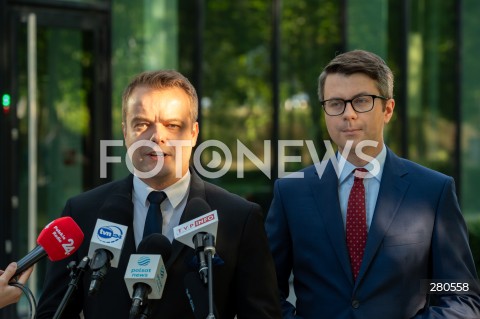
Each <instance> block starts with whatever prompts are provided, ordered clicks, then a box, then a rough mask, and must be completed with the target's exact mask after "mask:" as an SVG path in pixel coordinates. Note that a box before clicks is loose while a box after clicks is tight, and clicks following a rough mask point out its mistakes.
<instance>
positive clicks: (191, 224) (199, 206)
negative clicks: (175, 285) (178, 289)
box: [173, 198, 218, 319]
mask: <svg viewBox="0 0 480 319" xmlns="http://www.w3.org/2000/svg"><path fill="white" fill-rule="evenodd" d="M199 215H201V216H200V217H197V218H195V216H199ZM185 216H186V219H187V220H189V219H190V220H189V221H188V222H186V223H184V224H182V225H179V226H177V227H175V228H174V230H173V232H174V237H175V239H176V240H178V241H180V242H182V243H184V244H185V245H187V246H190V247H192V248H194V249H195V255H196V257H197V260H198V263H199V266H198V273H199V276H198V275H195V274H194V273H188V274H187V275H186V276H185V278H184V285H185V293H186V294H187V298H188V299H189V302H190V306H191V308H192V311H193V314H194V316H195V318H197V319H200V318H202V319H205V318H215V317H214V314H213V313H214V312H216V309H215V305H214V304H213V291H212V289H213V278H212V261H211V260H212V258H211V257H212V256H213V255H214V254H215V249H214V239H215V236H216V235H217V227H218V216H217V211H216V210H215V211H212V209H211V207H210V205H208V203H207V202H206V201H205V200H204V199H201V198H192V199H191V200H190V201H189V202H188V203H187V207H186V208H185ZM194 275H195V276H194ZM207 285H208V289H207Z"/></svg>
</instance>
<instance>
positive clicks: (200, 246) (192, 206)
mask: <svg viewBox="0 0 480 319" xmlns="http://www.w3.org/2000/svg"><path fill="white" fill-rule="evenodd" d="M211 210H212V209H211V208H210V205H208V203H207V202H206V201H205V200H203V199H201V198H192V199H191V200H190V201H189V202H188V204H187V207H186V208H185V216H186V217H187V218H189V217H190V216H198V215H200V214H205V213H208V212H210V211H211ZM207 215H208V214H207ZM199 218H200V217H199ZM209 218H210V217H207V220H208V219H209ZM191 222H193V220H192V221H190V222H187V223H186V224H190V223H191ZM186 224H183V225H186ZM183 225H180V226H179V227H182V226H183ZM214 227H216V225H215V226H214ZM184 229H185V228H184ZM209 230H210V229H209ZM212 231H213V229H212ZM214 231H215V233H216V229H215V230H214ZM174 232H175V230H174ZM205 234H207V231H198V232H196V233H195V234H193V237H192V242H189V241H188V239H186V241H187V242H189V243H193V248H194V249H195V255H196V256H197V261H198V263H199V267H198V274H199V275H200V279H201V280H202V282H203V284H204V285H206V284H207V282H208V278H207V274H208V267H207V260H206V259H205V253H204V250H205V246H204V240H203V236H204V235H205ZM183 235H185V233H184V234H183ZM181 238H183V237H180V239H178V238H176V239H177V240H179V241H181Z"/></svg>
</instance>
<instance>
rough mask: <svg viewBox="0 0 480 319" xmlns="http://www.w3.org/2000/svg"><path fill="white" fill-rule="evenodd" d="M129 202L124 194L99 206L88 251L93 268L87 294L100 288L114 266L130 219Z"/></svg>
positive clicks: (131, 217) (112, 197)
mask: <svg viewBox="0 0 480 319" xmlns="http://www.w3.org/2000/svg"><path fill="white" fill-rule="evenodd" d="M132 205H133V204H132V201H131V199H130V198H128V197H125V196H111V197H109V200H108V201H107V202H106V203H105V204H104V205H103V206H102V208H101V209H100V213H99V216H100V218H99V219H97V223H96V225H95V229H94V230H93V234H92V240H91V241H90V247H89V250H88V256H89V257H90V259H91V261H90V269H91V270H92V276H91V282H90V287H89V289H88V294H89V295H93V294H95V293H96V292H97V291H98V290H99V289H100V285H101V283H102V282H103V279H104V278H105V276H106V274H107V272H108V270H109V269H110V267H114V268H117V267H118V262H119V260H120V255H121V253H122V249H123V244H124V243H125V237H126V235H127V230H128V226H126V225H131V224H132V221H133V213H132V210H131V207H132Z"/></svg>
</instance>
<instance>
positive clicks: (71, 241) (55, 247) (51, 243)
mask: <svg viewBox="0 0 480 319" xmlns="http://www.w3.org/2000/svg"><path fill="white" fill-rule="evenodd" d="M83 237H84V235H83V232H82V230H81V229H80V227H79V226H78V225H77V223H76V222H75V221H74V220H73V219H72V218H71V217H69V216H65V217H60V218H57V219H55V220H54V221H52V222H51V223H50V224H48V225H47V226H45V228H44V229H43V230H42V231H41V232H40V235H38V238H37V244H38V245H40V246H41V247H42V248H43V249H44V250H45V252H46V253H47V255H48V258H49V259H50V260H51V261H57V260H61V259H63V258H66V257H68V256H70V255H71V254H73V253H74V252H75V251H77V249H78V248H79V247H80V245H81V244H82V242H83Z"/></svg>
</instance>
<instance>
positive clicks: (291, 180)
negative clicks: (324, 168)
mask: <svg viewBox="0 0 480 319" xmlns="http://www.w3.org/2000/svg"><path fill="white" fill-rule="evenodd" d="M312 176H318V173H317V169H316V167H315V165H310V166H307V167H305V168H303V169H301V170H298V171H296V172H293V173H289V174H288V175H285V176H283V177H280V178H278V179H277V180H276V181H275V184H276V186H277V187H278V186H279V185H282V187H295V188H297V187H299V186H300V185H301V183H302V182H303V181H305V180H306V179H307V178H309V177H312Z"/></svg>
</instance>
